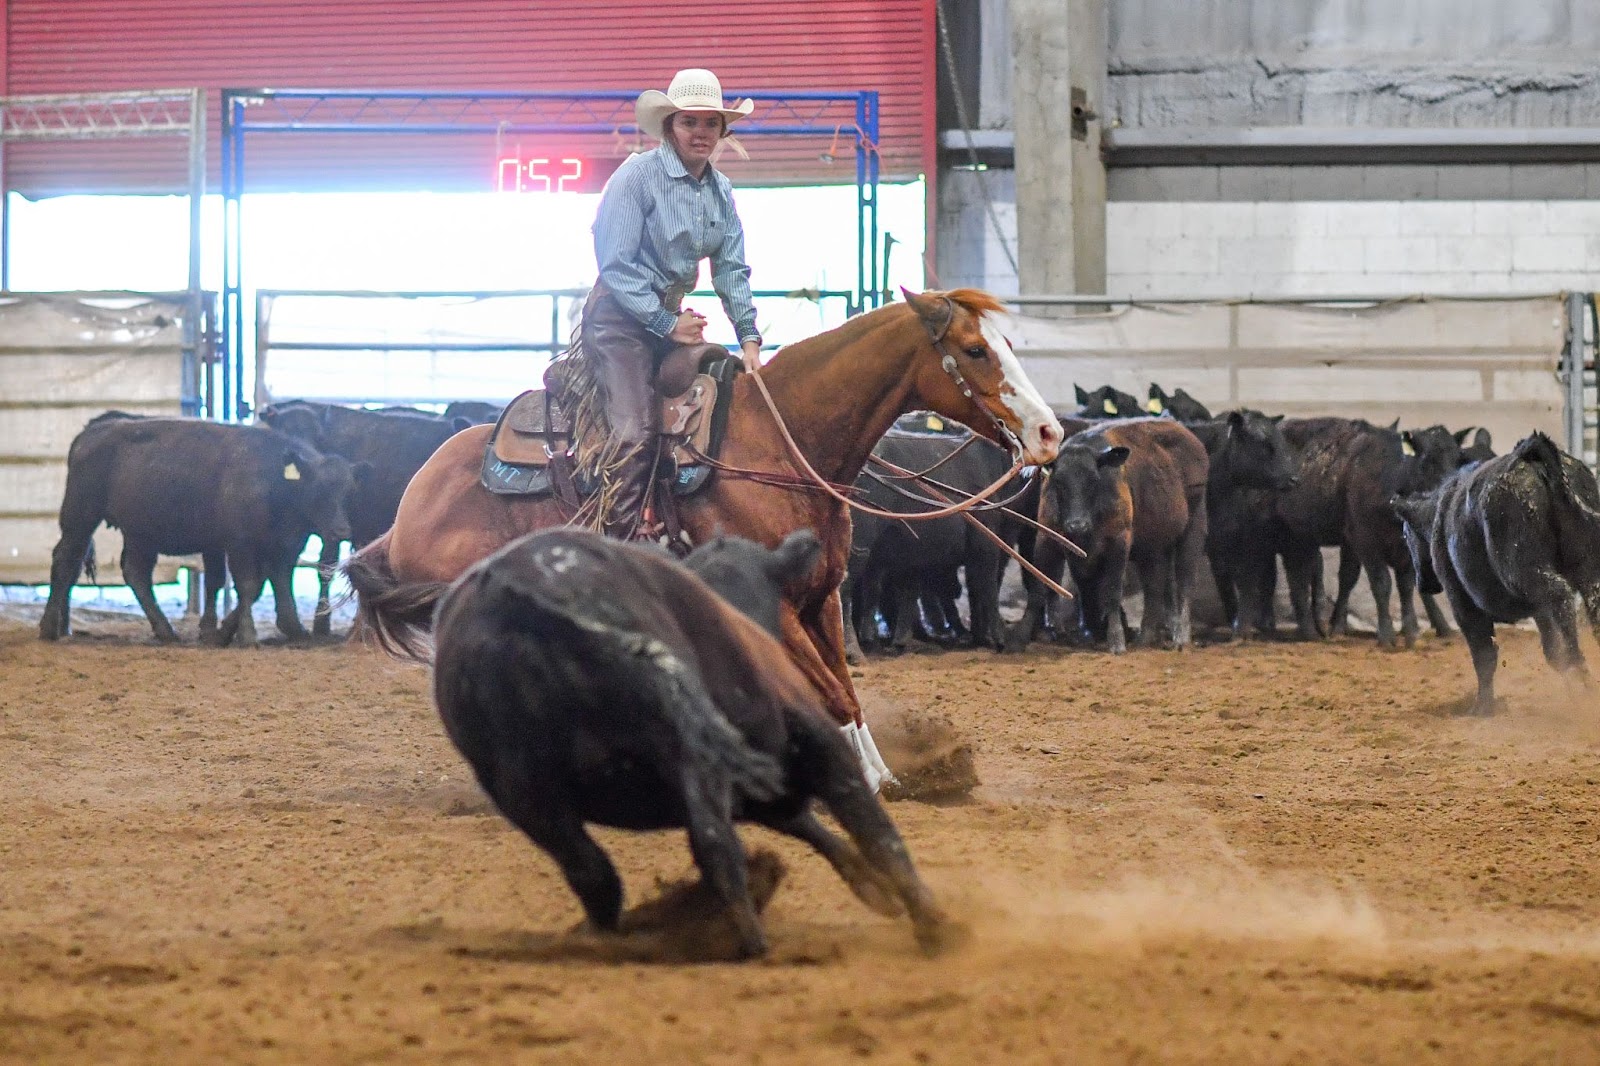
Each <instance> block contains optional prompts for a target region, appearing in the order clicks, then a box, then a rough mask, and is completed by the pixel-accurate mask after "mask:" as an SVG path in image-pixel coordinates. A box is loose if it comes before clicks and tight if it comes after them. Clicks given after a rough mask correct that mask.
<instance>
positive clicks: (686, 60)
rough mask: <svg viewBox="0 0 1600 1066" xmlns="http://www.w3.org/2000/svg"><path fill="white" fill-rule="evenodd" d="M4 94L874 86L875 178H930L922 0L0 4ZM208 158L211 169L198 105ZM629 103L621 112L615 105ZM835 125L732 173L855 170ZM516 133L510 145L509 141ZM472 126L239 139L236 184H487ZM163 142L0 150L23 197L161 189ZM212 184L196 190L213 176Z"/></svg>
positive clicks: (760, 153)
mask: <svg viewBox="0 0 1600 1066" xmlns="http://www.w3.org/2000/svg"><path fill="white" fill-rule="evenodd" d="M0 3H3V4H4V7H5V11H4V15H3V16H0V17H3V19H4V22H3V30H4V39H5V55H4V57H3V58H0V91H3V92H4V93H7V94H23V93H64V92H91V91H99V90H110V89H152V88H180V87H181V88H187V87H192V86H201V87H204V88H207V89H219V88H224V87H246V88H249V87H263V86H264V87H272V88H285V89H287V88H315V89H344V88H348V89H405V90H488V89H495V90H548V91H581V90H595V89H625V90H633V91H637V90H639V89H644V88H665V87H666V83H667V81H668V80H669V79H670V78H671V76H672V73H673V71H675V70H677V69H678V68H680V67H685V66H707V67H710V68H711V69H713V70H715V71H716V72H717V74H718V75H719V76H720V77H721V79H722V83H723V88H724V91H725V92H726V93H727V94H728V95H731V96H736V95H738V94H740V93H741V92H752V91H758V90H770V91H798V90H817V91H822V90H826V91H855V90H860V89H875V90H877V91H878V92H879V93H880V104H881V116H880V118H881V127H880V136H879V144H878V148H879V152H880V158H881V160H882V168H883V177H884V178H885V180H895V179H909V178H912V177H915V176H916V175H917V174H919V173H931V170H932V167H933V160H934V143H933V114H934V70H935V67H934V36H933V34H934V15H933V0H765V2H750V0H723V2H718V3H707V2H700V0H673V2H669V3H662V2H660V0H656V2H655V3H637V2H630V0H560V2H544V0H277V2H272V0H258V2H255V3H245V2H240V0H0ZM211 109H212V114H211V125H210V130H209V152H208V154H209V156H210V158H211V168H212V169H211V175H212V182H213V183H215V182H216V177H217V162H216V161H217V158H218V152H217V146H218V140H219V135H220V133H219V127H218V117H217V101H216V99H215V97H213V99H212V102H211ZM630 115H631V109H630ZM849 137H850V132H849V130H844V131H842V132H841V136H840V139H839V143H838V147H837V148H836V149H835V154H836V155H837V161H836V162H833V163H828V162H825V161H823V160H822V159H821V158H820V157H821V156H823V155H824V154H828V151H829V148H830V147H831V144H830V142H832V141H833V138H832V137H831V136H825V137H822V138H820V139H817V140H811V139H807V138H786V137H785V138H779V137H761V138H752V139H750V140H748V141H747V142H746V143H747V147H749V149H750V151H751V155H752V157H753V158H752V161H751V162H750V163H742V162H740V161H738V160H737V159H734V158H732V156H731V154H730V155H728V156H725V157H724V160H723V163H724V164H725V169H726V170H727V171H728V173H729V174H730V175H732V176H733V177H734V179H735V180H736V181H738V182H742V183H746V184H752V183H763V184H793V183H802V182H803V183H811V182H850V181H854V180H855V166H854V155H853V152H852V151H851V150H850V149H851V144H850V141H849ZM524 147H526V146H524ZM495 150H496V145H495V144H494V143H493V139H492V138H486V137H462V136H452V137H436V138H416V137H412V136H410V135H407V136H404V137H398V136H397V137H390V136H383V135H359V136H356V137H326V136H321V135H317V136H312V135H292V136H289V137H279V136H271V137H268V136H266V135H252V136H251V139H250V143H249V174H250V182H251V185H250V187H251V188H252V189H268V188H299V189H327V188H436V189H462V188H484V189H488V188H492V186H493V179H494V173H493V165H492V163H493V158H494V153H495ZM185 151H186V149H185V147H184V146H183V145H182V144H181V143H179V142H178V141H177V140H175V139H174V140H170V141H163V140H141V141H137V142H135V141H129V140H118V141H111V142H101V143H87V142H68V143H63V142H57V143H52V144H49V145H12V146H10V148H9V150H8V155H7V172H8V179H9V182H10V184H11V187H12V188H14V189H17V190H19V191H22V192H25V193H27V194H29V195H48V194H53V193H62V192H107V191H156V190H161V191H168V190H172V191H175V190H177V189H179V188H181V186H182V180H183V174H184V160H185ZM213 188H215V184H213Z"/></svg>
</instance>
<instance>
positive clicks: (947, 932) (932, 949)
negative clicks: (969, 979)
mask: <svg viewBox="0 0 1600 1066" xmlns="http://www.w3.org/2000/svg"><path fill="white" fill-rule="evenodd" d="M915 932H916V936H917V947H919V948H921V949H922V953H923V954H924V955H928V956H934V955H942V954H944V953H945V952H947V951H954V950H955V949H957V948H959V947H962V946H964V945H965V944H967V943H968V942H970V941H971V940H972V930H971V929H970V928H968V927H967V926H966V925H965V924H964V923H962V922H958V921H954V920H952V919H950V918H944V917H941V918H939V919H937V920H935V921H921V922H918V923H917V924H916V927H915Z"/></svg>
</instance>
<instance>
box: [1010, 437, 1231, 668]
mask: <svg viewBox="0 0 1600 1066" xmlns="http://www.w3.org/2000/svg"><path fill="white" fill-rule="evenodd" d="M1209 471H1210V461H1209V460H1208V459H1207V457H1206V449H1205V446H1204V445H1203V444H1201V443H1200V441H1199V439H1198V438H1197V437H1195V435H1194V434H1193V433H1191V432H1190V431H1189V430H1188V429H1185V428H1184V427H1183V426H1181V425H1179V424H1178V423H1177V422H1174V421H1173V420H1172V419H1170V418H1130V419H1120V420H1117V421H1114V422H1107V423H1105V424H1103V425H1100V426H1096V427H1094V428H1092V429H1086V430H1084V431H1083V432H1081V433H1077V434H1074V435H1073V436H1071V437H1068V438H1067V441H1066V443H1065V444H1063V445H1062V450H1061V454H1060V455H1059V456H1058V457H1057V459H1056V461H1055V462H1054V463H1052V464H1051V466H1050V473H1049V479H1048V481H1047V482H1046V483H1045V486H1044V488H1043V490H1042V499H1041V503H1040V508H1039V514H1040V518H1041V521H1043V522H1044V523H1045V524H1047V525H1049V526H1051V527H1052V528H1054V529H1057V530H1059V531H1060V532H1061V533H1063V534H1065V535H1066V536H1067V537H1069V538H1070V539H1072V540H1073V541H1074V542H1076V543H1077V544H1078V545H1079V546H1080V547H1082V548H1083V549H1084V550H1085V551H1086V552H1087V553H1088V555H1087V558H1084V559H1077V558H1074V559H1072V575H1073V580H1074V581H1075V582H1076V583H1077V586H1078V591H1079V595H1080V597H1081V602H1080V603H1079V612H1078V613H1079V618H1080V622H1081V624H1082V625H1083V626H1084V628H1085V629H1087V630H1088V631H1089V633H1090V634H1091V635H1092V636H1094V637H1096V638H1098V637H1100V636H1101V635H1102V633H1103V635H1104V638H1105V640H1106V641H1107V644H1108V646H1109V647H1110V650H1111V651H1112V652H1113V653H1114V654H1120V653H1121V652H1123V651H1125V650H1126V649H1127V643H1126V637H1125V636H1124V634H1123V621H1122V582H1123V577H1124V574H1125V571H1126V569H1127V565H1128V563H1129V562H1132V563H1133V565H1134V568H1135V569H1136V570H1137V571H1138V572H1139V579H1140V581H1141V583H1142V584H1143V586H1144V596H1145V600H1144V602H1145V609H1144V619H1143V621H1142V623H1141V625H1140V631H1139V643H1140V644H1141V645H1144V646H1150V645H1153V644H1155V643H1156V642H1157V641H1158V640H1160V639H1162V634H1163V633H1165V636H1166V639H1168V640H1169V641H1170V642H1171V643H1172V644H1173V645H1175V646H1176V647H1180V648H1182V647H1187V646H1188V644H1189V642H1190V639H1191V637H1190V623H1189V601H1190V594H1191V591H1192V589H1193V586H1194V574H1195V570H1196V568H1197V567H1198V566H1199V563H1200V560H1201V558H1202V557H1203V556H1204V552H1205V543H1206V482H1207V477H1208V475H1209ZM1065 554H1066V553H1065V551H1064V550H1063V549H1062V548H1061V547H1060V546H1059V545H1057V544H1056V543H1055V542H1054V541H1052V540H1050V539H1049V538H1045V537H1040V538H1039V539H1038V550H1037V552H1036V559H1035V565H1037V566H1038V567H1039V568H1040V569H1041V570H1043V571H1044V572H1045V573H1046V574H1048V575H1050V576H1051V577H1052V578H1056V579H1059V577H1060V575H1061V572H1062V563H1063V561H1064V556H1065ZM1024 583H1025V584H1027V586H1028V607H1027V611H1026V612H1025V613H1024V615H1023V617H1022V620H1021V621H1020V622H1018V623H1017V625H1016V626H1014V627H1013V628H1012V630H1011V634H1010V636H1009V638H1008V641H1007V646H1008V647H1010V648H1013V649H1019V648H1022V647H1025V646H1026V645H1027V643H1028V641H1029V639H1031V637H1032V634H1033V630H1034V628H1035V626H1037V624H1038V623H1039V621H1040V619H1041V618H1042V617H1043V614H1044V611H1045V608H1046V606H1047V604H1048V601H1049V593H1048V591H1047V590H1046V589H1045V588H1044V587H1043V586H1042V585H1040V584H1039V583H1038V582H1035V581H1033V580H1032V579H1031V578H1027V577H1025V579H1024Z"/></svg>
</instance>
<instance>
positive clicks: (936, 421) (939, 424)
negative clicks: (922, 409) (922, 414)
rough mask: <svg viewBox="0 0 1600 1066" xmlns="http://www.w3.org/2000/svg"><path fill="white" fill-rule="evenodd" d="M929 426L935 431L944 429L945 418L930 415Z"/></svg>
mask: <svg viewBox="0 0 1600 1066" xmlns="http://www.w3.org/2000/svg"><path fill="white" fill-rule="evenodd" d="M928 428H929V429H931V430H933V431H934V432H935V433H938V432H940V431H942V430H943V429H944V419H942V418H939V417H938V416H936V415H929V416H928Z"/></svg>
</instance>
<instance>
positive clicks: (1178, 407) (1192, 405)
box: [1149, 381, 1211, 422]
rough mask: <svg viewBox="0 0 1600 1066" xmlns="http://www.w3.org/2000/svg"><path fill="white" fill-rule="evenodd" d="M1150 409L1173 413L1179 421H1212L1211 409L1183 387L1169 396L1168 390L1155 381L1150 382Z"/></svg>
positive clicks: (1164, 413)
mask: <svg viewBox="0 0 1600 1066" xmlns="http://www.w3.org/2000/svg"><path fill="white" fill-rule="evenodd" d="M1149 409H1150V413H1151V414H1155V415H1171V416H1172V417H1173V418H1176V419H1177V420H1178V421H1179V422H1209V421H1211V411H1210V410H1209V409H1208V408H1207V407H1206V405H1205V404H1203V403H1201V402H1200V401H1199V400H1197V399H1195V398H1194V397H1193V396H1190V395H1189V394H1188V393H1187V392H1184V391H1183V390H1182V389H1175V390H1173V393H1172V395H1171V396H1168V395H1167V393H1166V390H1164V389H1163V388H1162V387H1161V386H1160V385H1157V384H1156V383H1155V382H1153V381H1152V382H1151V383H1150V404H1149Z"/></svg>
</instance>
